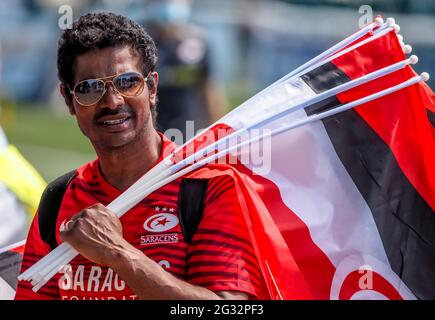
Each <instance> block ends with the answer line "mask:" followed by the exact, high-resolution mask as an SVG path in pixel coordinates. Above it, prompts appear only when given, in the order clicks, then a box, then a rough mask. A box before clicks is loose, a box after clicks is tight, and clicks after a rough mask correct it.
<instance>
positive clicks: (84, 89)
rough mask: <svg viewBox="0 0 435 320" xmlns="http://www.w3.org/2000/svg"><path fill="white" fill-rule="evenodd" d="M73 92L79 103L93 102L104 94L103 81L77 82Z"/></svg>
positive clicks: (88, 103)
mask: <svg viewBox="0 0 435 320" xmlns="http://www.w3.org/2000/svg"><path fill="white" fill-rule="evenodd" d="M74 94H75V96H76V99H77V101H78V102H79V103H80V104H83V105H91V104H94V103H96V102H97V101H98V100H99V99H100V98H101V97H102V96H103V94H104V82H103V81H101V80H85V81H82V82H79V83H78V84H77V85H76V87H75V89H74Z"/></svg>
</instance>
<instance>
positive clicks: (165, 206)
mask: <svg viewBox="0 0 435 320" xmlns="http://www.w3.org/2000/svg"><path fill="white" fill-rule="evenodd" d="M162 139H163V148H162V153H161V158H162V157H163V154H168V148H172V149H173V148H174V147H175V145H174V144H173V143H172V142H171V141H169V140H168V139H166V138H165V137H164V136H162ZM160 160H161V159H160ZM234 186H235V185H234V181H233V180H232V178H231V177H228V176H222V177H215V178H212V179H210V181H209V185H208V189H207V195H206V199H205V208H204V215H203V218H202V220H201V222H200V224H199V227H198V230H197V232H196V233H195V235H194V237H193V240H192V242H191V243H190V244H187V243H186V242H184V241H183V234H182V231H181V226H180V224H179V220H178V217H177V212H178V210H177V203H178V191H179V187H180V180H176V181H174V182H172V183H170V184H168V185H166V186H164V187H162V188H160V189H159V190H157V191H155V192H153V193H152V194H150V195H149V196H148V197H147V198H146V199H144V200H142V201H141V202H140V203H139V204H138V205H136V206H135V207H133V208H132V209H131V210H129V211H128V212H127V213H125V214H124V215H123V216H122V218H121V222H122V225H123V235H124V238H125V239H126V240H127V241H128V242H130V243H131V244H132V245H134V246H135V247H136V248H138V249H139V250H141V251H142V252H143V253H144V254H145V255H147V256H148V257H149V258H151V259H153V260H154V261H156V262H157V263H159V264H160V265H161V266H162V267H163V268H165V269H166V270H167V271H168V272H170V273H171V274H173V275H174V276H176V277H178V278H180V279H183V280H185V281H188V282H190V283H192V284H196V285H199V286H202V287H206V288H208V289H210V290H212V291H239V292H244V293H247V294H249V295H250V296H252V297H258V295H259V290H260V283H261V279H260V271H259V267H258V264H257V262H256V258H255V254H254V251H253V248H252V246H251V243H250V240H249V234H248V229H247V226H246V223H245V220H244V218H243V215H242V211H241V208H240V204H239V202H238V198H237V195H236V191H235V187H234ZM120 194H121V192H120V191H119V190H117V189H116V188H115V187H113V186H112V185H110V184H109V183H108V182H107V181H106V180H105V178H104V177H103V176H102V175H101V173H100V170H99V166H98V159H96V160H95V161H93V162H90V163H88V164H86V165H84V166H83V167H81V168H79V169H78V174H77V176H76V177H75V178H74V180H73V181H72V182H71V183H70V185H69V187H68V189H67V191H66V193H65V195H64V198H63V201H62V205H61V207H60V210H59V215H58V218H57V223H56V238H57V241H58V242H59V243H60V238H59V230H60V228H61V227H62V224H63V225H64V224H65V222H66V221H68V220H69V219H70V218H71V217H72V216H73V215H75V214H76V213H77V212H79V211H81V210H82V209H84V208H86V207H88V206H90V205H92V204H95V203H97V202H99V203H102V204H104V205H107V204H109V203H110V202H112V201H113V200H114V199H115V198H116V197H118V196H119V195H120ZM49 252H50V247H49V246H48V245H47V244H46V243H45V242H43V241H42V240H41V236H40V232H39V227H38V215H36V216H35V219H34V221H33V223H32V226H31V229H30V231H29V234H28V237H27V244H26V249H25V254H24V258H23V264H22V272H24V271H25V270H26V269H27V268H29V267H30V266H31V265H33V264H34V263H35V262H37V261H38V260H39V259H41V258H42V257H43V256H45V255H46V254H47V253H49ZM15 298H16V299H66V300H82V299H95V300H96V299H100V300H102V299H107V300H111V299H112V300H117V299H136V298H137V297H136V295H135V294H134V293H133V292H132V291H131V290H130V289H129V288H128V287H127V286H126V284H125V283H124V281H123V280H122V279H121V278H120V277H118V275H117V274H115V273H114V272H113V270H112V269H110V268H108V267H104V266H100V265H97V264H95V263H93V262H91V261H89V260H87V259H85V258H84V257H82V256H80V255H79V256H77V257H76V258H75V259H74V260H72V261H71V263H70V264H68V265H67V266H65V268H64V269H63V270H62V272H60V273H58V274H57V275H56V276H55V277H54V278H53V279H51V280H50V281H49V282H48V283H47V284H46V285H45V286H44V287H42V288H41V289H40V290H39V291H38V292H37V293H34V292H33V291H32V289H31V285H30V283H28V282H24V281H21V282H19V284H18V289H17V294H16V297H15Z"/></svg>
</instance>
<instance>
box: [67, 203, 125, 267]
mask: <svg viewBox="0 0 435 320" xmlns="http://www.w3.org/2000/svg"><path fill="white" fill-rule="evenodd" d="M65 229H66V230H65V231H62V232H61V233H60V237H61V239H62V241H66V242H68V243H69V244H70V245H71V246H72V247H73V248H74V249H76V250H77V251H78V252H79V253H80V254H81V255H83V256H84V257H85V258H86V259H88V260H91V261H92V262H94V263H97V264H100V265H104V266H111V265H112V264H113V263H115V261H116V254H117V253H119V252H121V251H122V250H123V249H124V248H125V247H126V246H128V245H129V244H128V242H127V241H126V240H125V239H124V238H123V236H122V225H121V221H119V219H118V217H117V216H116V215H115V214H114V213H113V212H111V211H110V210H109V209H107V208H106V207H105V206H103V205H102V204H100V203H97V204H94V205H92V206H90V207H88V208H86V209H84V210H82V211H81V212H79V213H78V214H76V215H75V216H74V217H72V218H71V220H70V221H69V222H67V224H66V228H65Z"/></svg>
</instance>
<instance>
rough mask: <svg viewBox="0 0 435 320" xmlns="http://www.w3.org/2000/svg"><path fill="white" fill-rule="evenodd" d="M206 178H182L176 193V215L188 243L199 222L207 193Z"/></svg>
mask: <svg viewBox="0 0 435 320" xmlns="http://www.w3.org/2000/svg"><path fill="white" fill-rule="evenodd" d="M207 186H208V180H207V179H186V178H185V179H183V180H182V181H181V186H180V191H179V194H178V217H179V218H180V225H181V230H182V232H183V237H184V241H185V242H187V243H190V242H191V241H192V238H193V235H194V234H195V232H196V229H197V228H198V225H199V223H200V222H201V219H202V216H203V211H204V206H205V196H206V193H207Z"/></svg>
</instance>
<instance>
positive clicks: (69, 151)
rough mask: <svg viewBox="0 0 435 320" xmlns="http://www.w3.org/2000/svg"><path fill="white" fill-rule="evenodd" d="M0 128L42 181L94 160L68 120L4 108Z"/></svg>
mask: <svg viewBox="0 0 435 320" xmlns="http://www.w3.org/2000/svg"><path fill="white" fill-rule="evenodd" d="M1 124H2V127H3V129H4V131H5V133H6V135H7V137H8V139H9V142H10V143H12V144H14V145H15V146H16V147H17V148H18V149H19V150H20V151H21V153H22V154H23V155H24V157H25V158H26V159H27V160H28V161H29V162H30V163H31V164H32V165H33V166H34V167H35V168H36V169H37V170H38V171H39V173H40V174H41V175H42V176H43V177H44V179H46V181H52V180H53V179H55V178H56V177H58V176H59V175H61V174H63V173H66V172H67V171H69V170H72V169H75V168H77V167H78V166H80V165H82V164H83V163H85V162H87V161H90V160H92V159H93V158H95V154H94V151H93V149H92V146H91V145H90V143H89V141H88V140H87V139H86V138H85V137H84V136H83V135H82V133H81V132H80V130H79V128H78V126H77V124H76V122H75V118H74V117H72V116H69V115H57V114H54V113H53V112H50V111H49V110H48V109H46V108H40V107H36V106H33V107H23V106H21V107H17V108H13V109H12V108H4V109H3V113H2V117H1Z"/></svg>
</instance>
